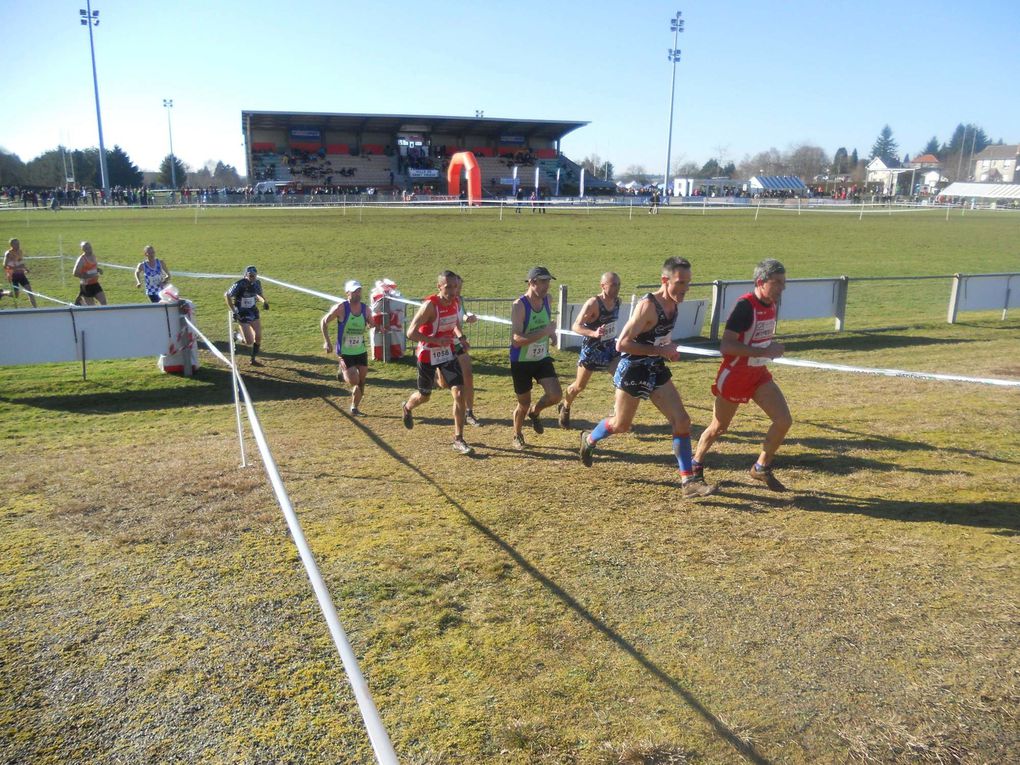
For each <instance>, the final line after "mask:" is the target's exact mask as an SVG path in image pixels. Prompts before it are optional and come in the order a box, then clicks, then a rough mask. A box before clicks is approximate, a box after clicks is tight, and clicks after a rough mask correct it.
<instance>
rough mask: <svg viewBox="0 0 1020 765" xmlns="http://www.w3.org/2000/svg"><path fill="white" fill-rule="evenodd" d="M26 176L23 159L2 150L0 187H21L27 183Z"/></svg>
mask: <svg viewBox="0 0 1020 765" xmlns="http://www.w3.org/2000/svg"><path fill="white" fill-rule="evenodd" d="M26 174H27V173H26V170H25V163H24V162H22V161H21V157H19V156H18V155H17V154H11V153H10V152H8V151H6V150H4V149H0V186H20V185H21V184H23V183H24V182H25V178H26Z"/></svg>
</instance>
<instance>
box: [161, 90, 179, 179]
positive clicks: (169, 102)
mask: <svg viewBox="0 0 1020 765" xmlns="http://www.w3.org/2000/svg"><path fill="white" fill-rule="evenodd" d="M163 107H164V108H165V109H166V131H167V133H169V134H170V184H171V185H172V186H173V187H174V190H175V191H176V190H177V159H176V158H175V157H174V130H173V128H172V127H170V110H171V109H173V108H174V100H173V99H172V98H164V99H163Z"/></svg>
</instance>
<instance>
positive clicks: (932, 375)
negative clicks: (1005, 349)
mask: <svg viewBox="0 0 1020 765" xmlns="http://www.w3.org/2000/svg"><path fill="white" fill-rule="evenodd" d="M676 349H677V350H678V351H679V352H680V353H687V354H690V355H693V356H716V357H719V356H721V355H722V354H721V353H719V351H713V350H710V349H708V348H695V347H693V346H689V345H678V346H677V347H676ZM770 363H772V364H783V365H785V366H788V367H807V368H809V369H828V370H831V371H833V372H852V373H855V374H862V375H884V376H886V377H912V378H914V379H915V380H942V381H945V382H970V383H980V384H981V385H999V386H1003V387H1011V388H1020V380H1000V379H996V378H994V377H967V376H965V375H946V374H939V373H936V372H911V371H909V370H906V369H882V368H877V367H852V366H848V365H847V364H828V363H825V362H821V361H808V360H807V359H790V358H785V357H783V358H778V359H772V360H771V361H770Z"/></svg>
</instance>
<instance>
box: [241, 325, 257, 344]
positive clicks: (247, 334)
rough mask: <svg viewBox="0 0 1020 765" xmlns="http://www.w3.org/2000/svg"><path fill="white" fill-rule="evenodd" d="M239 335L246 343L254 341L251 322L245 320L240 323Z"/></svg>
mask: <svg viewBox="0 0 1020 765" xmlns="http://www.w3.org/2000/svg"><path fill="white" fill-rule="evenodd" d="M241 337H242V338H244V342H245V343H247V344H248V345H251V344H252V343H254V342H255V330H254V329H253V328H252V326H251V322H247V321H246V322H244V323H242V324H241Z"/></svg>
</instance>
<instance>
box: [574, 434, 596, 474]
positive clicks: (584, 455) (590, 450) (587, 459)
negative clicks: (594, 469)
mask: <svg viewBox="0 0 1020 765" xmlns="http://www.w3.org/2000/svg"><path fill="white" fill-rule="evenodd" d="M590 435H591V431H590V430H582V431H581V448H580V450H579V451H578V454H579V455H580V457H581V464H582V465H584V466H585V467H591V458H592V455H593V454H595V444H593V443H591V441H589V440H588V436H590Z"/></svg>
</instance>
